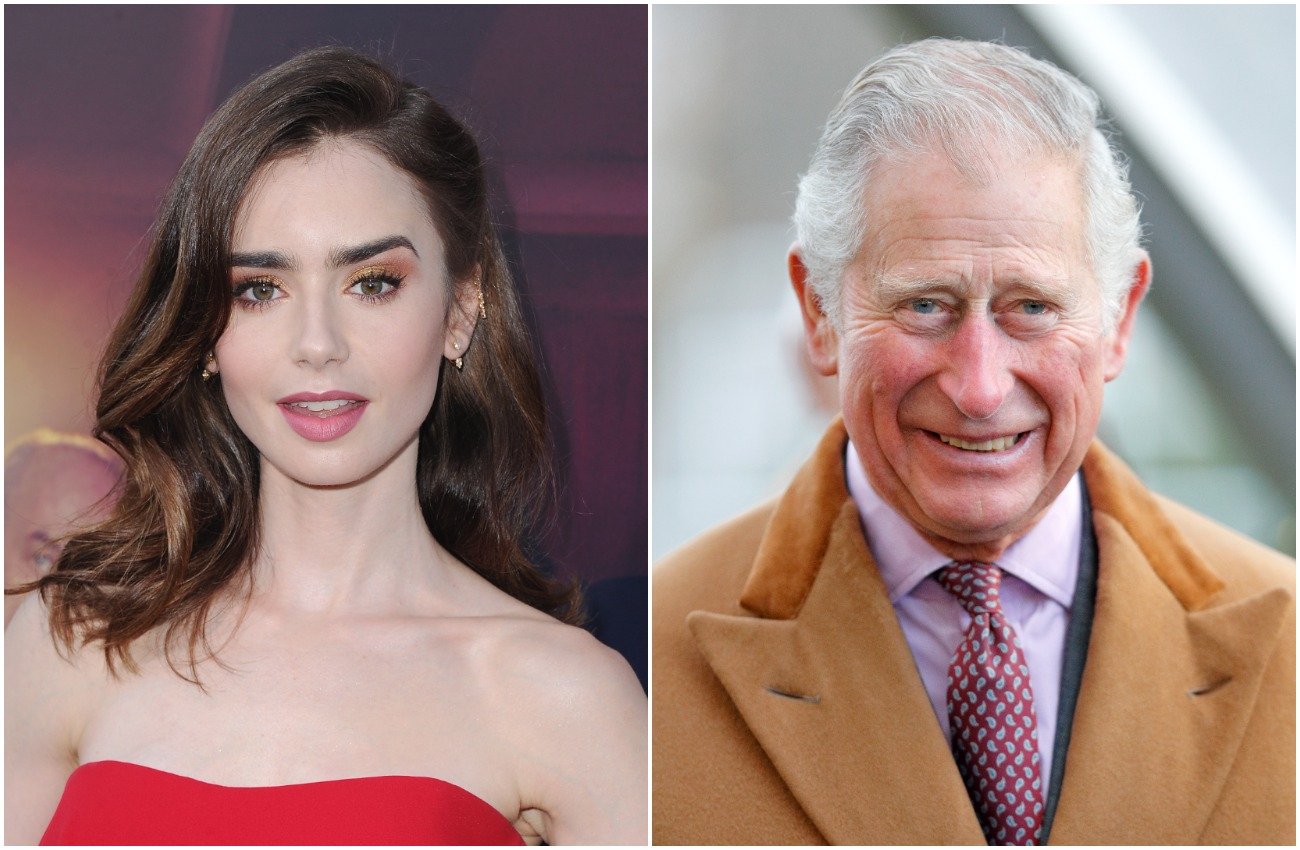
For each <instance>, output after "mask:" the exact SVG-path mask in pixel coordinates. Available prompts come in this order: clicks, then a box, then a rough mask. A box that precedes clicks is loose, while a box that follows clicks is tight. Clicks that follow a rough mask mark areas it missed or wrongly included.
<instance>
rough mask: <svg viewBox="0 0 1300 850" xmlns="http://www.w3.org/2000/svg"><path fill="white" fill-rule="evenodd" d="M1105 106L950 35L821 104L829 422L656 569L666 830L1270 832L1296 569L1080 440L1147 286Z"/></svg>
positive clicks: (815, 188)
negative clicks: (766, 491)
mask: <svg viewBox="0 0 1300 850" xmlns="http://www.w3.org/2000/svg"><path fill="white" fill-rule="evenodd" d="M1097 124H1098V104H1097V99H1096V96H1095V95H1094V94H1093V93H1092V92H1091V91H1090V90H1089V89H1087V88H1086V87H1085V86H1083V85H1082V84H1081V83H1080V82H1079V81H1078V80H1076V79H1074V78H1073V77H1071V76H1069V75H1067V74H1065V73H1063V72H1062V71H1060V70H1059V69H1057V68H1055V67H1053V66H1051V65H1049V64H1047V63H1044V62H1040V61H1037V60H1035V59H1033V58H1031V57H1029V56H1028V55H1026V54H1024V53H1023V52H1020V51H1018V50H1014V49H1011V48H1007V47H1003V46H1000V45H993V44H983V43H976V42H954V41H943V40H930V41H925V42H919V43H916V44H911V45H906V46H903V47H901V48H897V49H895V50H894V51H892V52H890V53H889V54H887V55H886V56H884V57H883V58H881V59H880V60H878V61H877V62H875V63H873V64H872V65H871V66H869V67H867V68H866V69H865V70H864V71H863V72H862V73H861V74H860V75H859V76H858V78H857V79H856V80H855V81H854V82H853V83H852V84H851V85H850V87H849V88H848V90H847V91H846V92H845V94H844V96H843V98H842V99H841V101H840V103H839V105H838V106H837V107H836V109H835V111H834V112H833V113H832V115H831V117H830V120H829V122H828V124H827V126H826V129H825V132H824V134H823V136H822V139H821V142H820V144H819V146H818V149H817V152H816V154H815V155H814V158H813V162H812V165H811V168H810V170H809V173H808V174H807V175H806V176H805V177H804V178H803V180H802V182H801V183H800V187H799V199H798V203H797V211H796V214H795V222H796V225H797V229H798V241H797V242H796V244H795V245H794V247H793V248H792V249H791V251H790V255H789V273H790V277H791V281H792V283H793V285H794V289H795V292H796V294H797V295H798V297H799V299H800V302H801V305H802V309H803V315H804V325H805V331H806V337H807V346H808V352H809V354H810V357H811V359H812V361H813V363H814V364H815V365H816V367H817V368H818V370H819V371H821V372H822V373H824V374H827V375H832V374H834V375H838V378H839V386H840V402H841V406H842V410H843V418H842V420H839V421H837V422H836V423H835V424H834V425H833V426H832V427H831V429H830V431H829V432H828V433H827V434H826V435H825V437H824V438H823V440H822V442H821V444H820V446H819V447H818V449H817V450H816V452H815V453H814V455H813V457H812V458H811V459H810V460H809V461H808V462H807V464H806V465H805V466H804V467H803V469H802V470H801V471H800V472H799V473H798V474H797V475H796V477H795V479H794V482H793V483H792V484H791V485H790V487H789V489H787V490H786V492H785V493H784V495H782V496H781V497H780V498H779V499H778V500H776V501H775V502H773V503H770V504H767V505H764V506H761V507H759V508H757V509H755V510H753V511H751V512H749V513H747V514H745V515H743V516H741V517H739V518H737V519H735V520H733V521H731V522H729V523H727V524H725V525H723V526H721V527H719V528H717V529H714V530H713V531H711V532H708V533H707V534H705V535H704V536H703V537H701V538H700V539H698V540H696V541H695V542H694V543H692V544H689V545H687V546H686V547H685V548H684V549H682V550H680V551H678V552H677V553H675V554H673V555H671V556H669V557H668V558H667V559H666V560H665V561H664V563H662V564H661V565H660V566H659V567H658V568H657V569H656V571H655V575H654V580H655V587H654V618H655V620H654V631H653V634H654V643H655V647H654V663H653V667H652V670H653V676H654V682H653V687H652V693H653V696H654V840H655V842H656V843H720V844H767V843H793V844H819V843H833V844H910V843H962V844H975V843H986V842H987V843H991V844H1017V845H1020V844H1041V843H1045V842H1047V841H1049V840H1050V841H1051V842H1053V843H1061V844H1071V843H1074V844H1095V843H1121V844H1129V843H1131V844H1151V843H1173V844H1194V843H1285V844H1290V843H1294V840H1295V821H1294V819H1295V790H1294V787H1295V764H1294V751H1295V750H1294V746H1295V745H1294V716H1295V686H1294V674H1295V656H1294V650H1295V637H1294V562H1292V561H1291V560H1290V559H1288V558H1285V557H1283V556H1281V555H1279V554H1277V553H1274V552H1272V551H1271V550H1268V549H1266V548H1265V547H1262V546H1260V545H1258V544H1255V543H1253V542H1251V541H1249V540H1247V539H1245V538H1243V537H1241V536H1239V535H1237V534H1235V533H1233V532H1231V531H1228V530H1227V529H1224V528H1223V527H1221V526H1218V525H1216V524H1215V523H1213V522H1211V521H1209V520H1207V519H1205V518H1203V517H1200V516H1198V515H1196V514H1194V513H1192V512H1191V511H1189V510H1188V509H1186V508H1183V507H1181V506H1179V505H1176V504H1174V503H1172V502H1169V501H1167V500H1164V499H1162V498H1160V497H1158V496H1156V495H1154V494H1152V493H1150V492H1149V491H1147V490H1146V489H1145V488H1144V487H1143V486H1142V484H1141V483H1140V482H1139V481H1138V480H1137V479H1136V478H1135V477H1134V475H1133V473H1132V472H1130V471H1129V470H1128V469H1127V468H1126V467H1125V466H1124V465H1123V464H1122V463H1121V462H1120V461H1119V460H1118V459H1117V458H1115V457H1114V456H1113V455H1112V454H1110V453H1109V452H1108V451H1107V450H1106V449H1105V448H1104V447H1102V446H1101V445H1100V444H1098V443H1096V442H1095V441H1094V439H1093V437H1094V434H1095V432H1096V428H1097V422H1098V418H1099V415H1100V410H1101V401H1102V388H1103V386H1104V384H1105V382H1107V381H1109V380H1112V379H1113V378H1115V377H1116V376H1117V375H1118V374H1119V373H1120V370H1121V368H1122V367H1123V364H1124V357H1125V353H1126V350H1127V345H1128V341H1129V338H1130V335H1131V334H1132V330H1133V321H1134V317H1135V315H1136V312H1137V309H1138V305H1139V304H1140V302H1141V300H1142V297H1143V295H1144V294H1145V293H1146V291H1147V288H1148V286H1149V285H1150V281H1151V265H1150V261H1149V259H1148V258H1147V255H1146V254H1145V252H1143V251H1142V250H1141V248H1140V247H1139V232H1140V225H1139V221H1138V214H1137V204H1136V202H1135V200H1134V198H1133V196H1132V192H1131V190H1130V188H1129V185H1128V182H1127V179H1126V176H1125V173H1124V168H1123V166H1122V164H1121V163H1120V161H1119V158H1118V156H1117V155H1116V153H1115V152H1114V151H1112V150H1111V149H1110V147H1109V146H1108V144H1107V142H1106V140H1105V138H1104V137H1103V136H1102V135H1101V133H1100V132H1099V131H1098V130H1097V129H1096V127H1097ZM936 720H937V721H938V722H936Z"/></svg>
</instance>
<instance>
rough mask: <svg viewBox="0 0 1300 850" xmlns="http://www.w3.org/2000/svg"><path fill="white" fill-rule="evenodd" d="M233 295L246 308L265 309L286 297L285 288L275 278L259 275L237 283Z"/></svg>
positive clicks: (236, 301)
mask: <svg viewBox="0 0 1300 850" xmlns="http://www.w3.org/2000/svg"><path fill="white" fill-rule="evenodd" d="M231 296H232V297H233V298H234V301H235V303H236V304H238V305H239V306H240V307H242V308H244V309H245V310H265V309H266V308H267V307H269V306H270V305H271V304H273V303H274V302H276V301H279V300H280V299H281V298H283V297H284V290H283V289H282V288H281V287H280V282H279V281H277V280H276V279H275V278H273V277H268V276H266V275H258V276H257V277H250V278H247V279H245V280H241V281H239V282H238V283H236V284H235V287H234V289H233V291H232V292H231Z"/></svg>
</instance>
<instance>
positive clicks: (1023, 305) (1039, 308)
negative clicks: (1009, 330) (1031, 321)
mask: <svg viewBox="0 0 1300 850" xmlns="http://www.w3.org/2000/svg"><path fill="white" fill-rule="evenodd" d="M1020 309H1021V310H1024V311H1025V315H1027V316H1041V315H1043V314H1044V313H1046V312H1047V304H1045V303H1044V302H1042V301H1022V302H1020Z"/></svg>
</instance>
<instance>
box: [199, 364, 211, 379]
mask: <svg viewBox="0 0 1300 850" xmlns="http://www.w3.org/2000/svg"><path fill="white" fill-rule="evenodd" d="M200 377H202V378H203V380H205V381H210V380H212V373H211V372H209V371H208V367H207V366H204V367H203V371H202V372H201V373H200Z"/></svg>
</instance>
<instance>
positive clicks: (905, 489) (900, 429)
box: [805, 154, 1146, 559]
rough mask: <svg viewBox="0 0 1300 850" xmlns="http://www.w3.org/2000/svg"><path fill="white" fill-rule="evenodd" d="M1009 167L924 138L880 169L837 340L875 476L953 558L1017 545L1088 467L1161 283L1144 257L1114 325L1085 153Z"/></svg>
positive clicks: (837, 360) (852, 421)
mask: <svg viewBox="0 0 1300 850" xmlns="http://www.w3.org/2000/svg"><path fill="white" fill-rule="evenodd" d="M993 171H994V172H995V176H993V177H992V178H991V179H989V180H988V181H987V182H986V183H983V184H982V185H977V184H976V183H974V182H972V181H970V180H967V179H966V178H964V177H962V176H961V175H960V174H959V173H958V172H957V171H956V170H955V169H954V168H953V167H952V165H951V164H950V163H949V161H948V160H947V159H946V158H945V157H943V156H942V155H939V154H924V155H917V156H915V157H913V158H910V159H908V160H906V161H903V162H901V163H899V164H895V165H892V166H889V167H887V168H885V169H884V170H883V171H882V172H880V173H879V175H878V176H877V178H876V179H875V180H874V181H873V182H872V183H871V185H870V187H869V189H868V191H867V192H866V196H865V202H866V209H867V210H868V223H867V224H868V226H867V230H866V235H865V238H864V240H863V244H862V247H861V249H860V250H859V252H858V255H857V257H856V258H855V259H854V260H853V262H852V263H851V264H850V266H849V268H848V269H847V271H846V273H845V276H844V280H843V284H842V285H843V298H842V302H841V303H842V308H843V309H842V319H843V322H842V326H841V328H840V330H839V332H838V333H835V332H834V331H831V332H830V334H829V337H830V342H829V343H828V344H827V345H826V348H827V351H826V352H825V354H826V356H827V365H828V368H829V369H830V370H838V372H839V375H840V398H841V403H842V405H843V410H844V419H845V424H846V426H847V428H848V432H849V436H850V437H851V438H852V440H853V443H854V445H855V446H856V448H857V451H858V454H859V456H860V457H861V460H862V463H863V465H864V467H865V468H866V471H867V474H868V476H869V478H870V480H871V483H872V485H873V486H874V487H875V488H876V489H877V491H878V492H879V493H880V494H881V495H882V496H883V497H884V498H885V499H886V500H887V501H888V502H889V503H890V504H891V505H893V506H894V507H895V508H896V509H897V510H899V511H900V512H901V513H902V514H903V515H904V516H906V517H907V518H908V519H909V520H910V521H911V522H912V524H913V525H914V526H915V527H916V528H917V529H918V530H919V531H921V532H922V534H924V535H925V536H926V537H927V538H928V539H930V540H931V541H932V542H933V543H934V544H935V545H936V547H937V548H939V549H940V550H941V551H944V552H945V553H947V554H949V555H950V556H952V557H979V558H985V559H991V558H994V557H996V556H997V555H999V554H1001V552H1002V550H1003V549H1005V547H1006V546H1007V545H1009V544H1010V543H1011V542H1012V541H1014V540H1015V539H1016V538H1018V537H1019V536H1021V535H1022V534H1024V533H1025V532H1026V531H1027V530H1028V529H1029V528H1030V527H1032V525H1033V524H1034V523H1035V522H1036V521H1037V520H1038V519H1039V517H1041V516H1042V514H1043V513H1044V512H1045V510H1046V509H1047V507H1048V506H1049V505H1050V504H1051V502H1052V500H1053V499H1055V498H1056V496H1057V494H1059V493H1060V491H1061V490H1062V488H1063V487H1064V486H1065V484H1066V483H1067V482H1068V481H1069V479H1070V476H1071V475H1073V474H1074V472H1075V470H1077V469H1078V467H1079V464H1080V463H1081V462H1082V459H1083V455H1084V453H1085V451H1086V449H1087V447H1088V443H1089V442H1090V441H1091V440H1092V437H1093V434H1094V433H1095V431H1096V428H1097V420H1098V417H1099V416H1100V414H1101V403H1102V386H1103V384H1104V382H1105V381H1108V380H1110V379H1111V378H1113V377H1115V376H1116V375H1117V374H1119V371H1120V368H1121V367H1122V365H1123V357H1124V349H1125V344H1126V342H1127V338H1128V334H1129V332H1130V330H1131V327H1132V323H1131V318H1132V315H1131V314H1132V312H1133V311H1134V310H1135V309H1136V306H1137V302H1138V300H1139V299H1140V295H1141V289H1142V287H1144V286H1145V282H1146V266H1145V263H1143V264H1142V266H1141V270H1140V275H1139V277H1140V279H1141V283H1142V287H1140V288H1139V291H1138V292H1137V295H1136V296H1135V297H1134V298H1131V299H1130V300H1129V301H1127V302H1126V313H1125V316H1124V317H1122V319H1121V321H1120V322H1119V323H1118V325H1117V330H1116V331H1115V332H1113V333H1112V334H1110V335H1109V336H1103V335H1102V331H1101V328H1102V308H1101V298H1100V292H1099V287H1098V284H1097V281H1096V279H1095V277H1094V276H1093V274H1092V271H1091V269H1090V268H1089V263H1088V261H1087V255H1086V251H1085V231H1084V212H1083V210H1084V196H1083V186H1082V178H1081V174H1080V173H1079V172H1080V169H1079V168H1078V167H1077V166H1075V165H1074V164H1071V163H1066V162H1062V161H1058V160H1054V159H1042V160H1030V161H1028V162H1013V161H1010V160H1007V161H1003V162H1001V163H998V164H997V167H995V168H994V169H993ZM805 300H806V299H805ZM814 347H816V343H814ZM832 349H833V350H832Z"/></svg>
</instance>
